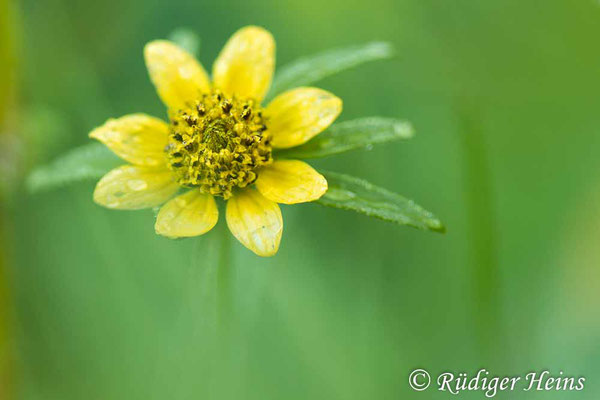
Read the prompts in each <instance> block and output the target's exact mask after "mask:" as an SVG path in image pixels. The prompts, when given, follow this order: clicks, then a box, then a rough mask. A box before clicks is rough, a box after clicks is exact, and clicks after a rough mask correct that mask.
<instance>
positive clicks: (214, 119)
mask: <svg viewBox="0 0 600 400" xmlns="http://www.w3.org/2000/svg"><path fill="white" fill-rule="evenodd" d="M165 150H166V153H167V159H168V164H169V168H170V169H171V170H172V171H173V172H174V173H175V175H176V177H177V182H178V183H179V184H180V185H182V186H186V187H199V188H200V189H201V190H202V191H203V192H204V193H209V194H212V195H215V196H222V197H224V198H225V199H228V198H230V197H231V196H232V194H233V190H234V189H235V188H236V187H237V188H243V187H246V186H248V185H251V184H252V183H254V181H255V180H256V178H257V177H258V175H257V170H258V169H259V168H260V167H261V166H264V165H268V164H270V163H272V162H273V157H272V150H271V145H270V138H269V135H268V133H267V125H266V118H265V117H264V116H263V113H262V109H261V107H260V105H259V104H257V103H256V102H255V101H254V100H252V99H240V98H237V97H236V96H232V97H226V96H224V95H223V93H221V92H219V91H215V92H213V93H210V94H204V95H202V96H201V97H200V98H199V99H198V100H197V101H196V102H195V104H193V105H190V106H189V107H187V108H184V109H181V110H179V111H177V112H175V113H173V114H172V115H171V124H170V132H169V144H168V145H167V147H166V149H165Z"/></svg>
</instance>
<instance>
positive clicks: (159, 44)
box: [144, 39, 185, 57]
mask: <svg viewBox="0 0 600 400" xmlns="http://www.w3.org/2000/svg"><path fill="white" fill-rule="evenodd" d="M165 47H171V48H173V47H174V48H176V49H179V50H181V51H185V50H183V49H181V48H180V47H179V46H177V45H176V44H175V43H173V42H170V41H168V40H164V39H157V40H152V41H150V42H148V43H146V45H145V46H144V56H146V57H148V56H150V55H152V53H155V52H157V51H161V50H162V49H164V48H165Z"/></svg>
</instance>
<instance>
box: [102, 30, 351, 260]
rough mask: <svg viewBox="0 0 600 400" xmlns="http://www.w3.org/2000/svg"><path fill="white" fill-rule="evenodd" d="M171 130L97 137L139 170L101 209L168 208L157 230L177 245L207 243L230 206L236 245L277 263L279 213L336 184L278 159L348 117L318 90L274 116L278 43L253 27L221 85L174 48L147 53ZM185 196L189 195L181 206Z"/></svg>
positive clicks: (302, 91) (106, 128)
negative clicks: (202, 238) (270, 95)
mask: <svg viewBox="0 0 600 400" xmlns="http://www.w3.org/2000/svg"><path fill="white" fill-rule="evenodd" d="M144 56H145V60H146V65H147V67H148V71H149V73H150V78H151V80H152V82H153V83H154V86H155V87H156V90H157V92H158V95H159V96H160V98H161V99H162V101H163V102H164V104H165V105H166V106H167V109H168V115H169V122H168V123H166V122H163V121H162V120H160V119H158V118H154V117H151V116H148V115H145V114H132V115H126V116H124V117H121V118H118V119H111V120H109V121H107V122H106V123H105V124H104V125H102V126H101V127H99V128H96V129H95V130H94V131H92V132H91V133H90V137H92V138H94V139H97V140H99V141H101V142H102V143H104V144H105V145H106V146H107V147H109V148H110V149H111V150H112V151H113V152H114V153H115V154H117V155H118V156H119V157H121V158H123V159H124V160H125V161H127V162H129V163H130V164H131V165H125V166H122V167H120V168H116V169H114V170H112V171H110V172H109V173H108V174H106V175H105V176H104V177H103V178H102V179H101V180H100V181H99V182H98V184H97V185H96V190H95V191H94V201H95V202H96V203H98V204H100V205H103V206H105V207H108V208H114V209H122V210H136V209H142V208H150V207H157V206H160V205H162V204H163V203H166V204H164V205H163V206H162V207H161V209H160V211H159V213H158V216H157V218H156V225H155V229H156V232H157V233H158V234H160V235H164V236H167V237H170V238H178V237H190V236H197V235H202V234H204V233H206V232H208V231H209V230H211V229H212V228H213V227H214V226H215V224H216V223H217V219H218V209H217V205H216V202H215V199H214V196H219V197H222V198H223V199H225V200H226V201H227V207H226V213H225V214H226V215H225V217H226V219H227V225H228V226H229V229H230V230H231V232H232V233H233V235H234V236H235V237H236V238H237V239H238V240H239V241H240V242H241V243H242V244H243V245H244V246H246V247H247V248H249V249H250V250H252V251H253V252H255V253H256V254H258V255H260V256H272V255H274V254H275V253H276V252H277V250H278V248H279V243H280V241H281V234H282V231H283V220H282V217H281V211H280V209H279V205H278V204H277V203H282V204H296V203H303V202H309V201H314V200H317V199H318V198H320V197H321V196H322V195H323V194H324V193H325V192H326V191H327V181H326V180H325V178H324V177H323V176H322V175H321V174H319V173H318V172H317V171H315V170H314V169H313V168H312V167H311V166H309V165H308V164H306V163H304V162H302V161H293V160H274V159H273V152H272V150H273V149H277V148H289V147H294V146H298V145H301V144H303V143H305V142H307V141H308V140H310V139H311V138H313V137H314V136H315V135H317V134H319V133H320V132H322V131H323V130H324V129H326V128H327V127H328V126H329V125H330V124H331V123H332V122H333V121H334V120H335V119H336V118H337V116H338V115H339V114H340V112H341V110H342V101H341V100H340V99H339V98H337V97H336V96H334V95H333V94H331V93H329V92H326V91H324V90H321V89H317V88H309V87H302V88H297V89H293V90H290V91H288V92H285V93H283V94H281V95H279V96H278V97H276V98H275V99H274V100H273V101H271V102H270V103H269V104H268V105H266V106H265V107H264V108H263V107H262V106H261V101H262V99H263V97H264V96H265V94H266V92H267V90H268V89H269V86H270V84H271V80H272V77H273V71H274V68H275V42H274V40H273V37H272V36H271V34H270V33H269V32H267V31H266V30H264V29H262V28H259V27H255V26H248V27H245V28H242V29H240V30H239V31H237V32H236V33H235V34H234V35H233V36H232V37H231V38H230V39H229V41H228V42H227V44H226V45H225V47H224V48H223V50H222V51H221V53H220V54H219V56H218V58H217V60H216V62H215V63H214V65H213V74H212V75H213V81H212V83H211V82H210V80H209V77H208V75H207V73H206V71H205V70H204V68H203V67H202V65H200V63H199V62H198V61H197V60H196V59H194V57H193V56H192V55H190V54H189V53H187V52H186V51H184V50H183V49H181V48H179V47H178V46H176V45H175V44H173V43H171V42H168V41H163V40H159V41H154V42H150V43H148V44H147V45H146V47H145V49H144ZM180 188H187V189H189V190H188V191H187V192H186V193H184V194H180V195H178V196H177V197H174V198H173V196H175V195H176V193H177V192H178V191H179V189H180Z"/></svg>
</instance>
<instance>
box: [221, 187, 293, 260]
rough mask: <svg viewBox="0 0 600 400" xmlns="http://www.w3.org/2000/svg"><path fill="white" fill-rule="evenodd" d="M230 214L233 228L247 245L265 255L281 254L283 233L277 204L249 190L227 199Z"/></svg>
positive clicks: (234, 234) (232, 230)
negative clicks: (280, 243) (279, 252)
mask: <svg viewBox="0 0 600 400" xmlns="http://www.w3.org/2000/svg"><path fill="white" fill-rule="evenodd" d="M226 217H227V226H229V230H230V231H231V233H233V236H235V237H236V238H237V240H239V241H240V242H241V243H242V244H243V245H244V246H246V247H247V248H249V249H250V250H252V251H253V252H255V253H256V254H258V255H259V256H262V257H268V256H272V255H275V253H277V250H278V249H279V242H280V241H281V233H282V232H283V219H282V218H281V210H280V209H279V206H278V205H277V203H274V202H272V201H271V200H268V199H266V198H264V197H263V196H262V195H261V194H260V193H258V192H257V191H256V190H253V189H246V190H244V191H242V192H240V193H236V194H235V195H234V196H233V197H232V198H231V199H229V200H228V201H227V212H226Z"/></svg>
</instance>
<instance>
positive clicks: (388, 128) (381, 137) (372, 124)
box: [276, 117, 414, 159]
mask: <svg viewBox="0 0 600 400" xmlns="http://www.w3.org/2000/svg"><path fill="white" fill-rule="evenodd" d="M413 136H414V131H413V128H412V126H411V124H410V123H408V122H405V121H400V120H397V119H392V118H382V117H369V118H360V119H355V120H353V121H346V122H340V123H338V124H335V125H332V126H331V127H330V128H329V129H327V130H326V131H325V132H323V133H321V134H319V135H318V136H316V137H314V138H313V139H311V140H309V141H308V142H307V143H305V144H303V145H300V146H297V147H293V148H291V149H284V150H279V151H277V152H276V155H277V157H282V158H300V159H302V158H318V157H325V156H330V155H334V154H339V153H343V152H346V151H350V150H355V149H360V148H366V149H368V150H370V149H371V147H372V146H373V145H374V144H379V143H385V142H390V141H392V140H399V139H409V138H411V137H413Z"/></svg>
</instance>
